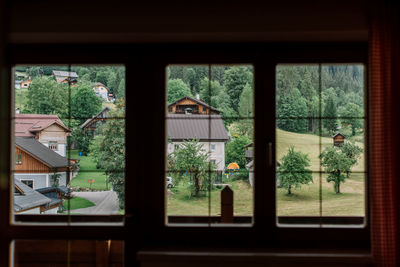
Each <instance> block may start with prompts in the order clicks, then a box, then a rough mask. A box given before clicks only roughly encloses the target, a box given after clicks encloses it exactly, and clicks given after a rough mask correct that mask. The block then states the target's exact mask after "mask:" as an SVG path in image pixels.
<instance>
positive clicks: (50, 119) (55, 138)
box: [14, 114, 71, 157]
mask: <svg viewBox="0 0 400 267" xmlns="http://www.w3.org/2000/svg"><path fill="white" fill-rule="evenodd" d="M14 125H15V136H18V137H30V138H34V139H36V140H37V141H39V142H40V143H42V144H43V145H45V146H47V147H49V148H50V149H51V150H53V151H54V152H56V153H58V154H59V155H61V156H63V157H65V156H66V146H67V137H68V136H70V135H71V134H70V132H71V130H70V129H68V128H67V127H66V126H65V125H64V123H63V122H62V121H61V120H60V118H59V117H58V116H57V115H44V114H15V121H14Z"/></svg>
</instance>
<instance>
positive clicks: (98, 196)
mask: <svg viewBox="0 0 400 267" xmlns="http://www.w3.org/2000/svg"><path fill="white" fill-rule="evenodd" d="M72 195H73V196H76V197H81V198H86V199H87V200H90V201H92V202H93V203H94V204H95V205H96V206H93V207H89V208H84V209H77V210H71V212H72V213H79V214H84V215H86V214H98V215H109V214H118V211H119V205H118V197H117V193H115V192H114V191H100V192H73V193H72Z"/></svg>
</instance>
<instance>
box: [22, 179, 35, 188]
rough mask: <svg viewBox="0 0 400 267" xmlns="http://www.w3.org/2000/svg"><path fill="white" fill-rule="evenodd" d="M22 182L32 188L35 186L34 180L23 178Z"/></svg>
mask: <svg viewBox="0 0 400 267" xmlns="http://www.w3.org/2000/svg"><path fill="white" fill-rule="evenodd" d="M21 183H23V184H26V185H27V186H29V187H30V188H33V180H21Z"/></svg>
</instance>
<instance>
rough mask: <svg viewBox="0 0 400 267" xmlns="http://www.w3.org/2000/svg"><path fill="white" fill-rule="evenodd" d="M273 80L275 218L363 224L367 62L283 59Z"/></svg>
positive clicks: (286, 220) (306, 222)
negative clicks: (293, 62)
mask: <svg viewBox="0 0 400 267" xmlns="http://www.w3.org/2000/svg"><path fill="white" fill-rule="evenodd" d="M320 76H321V77H320ZM276 84H277V88H276V90H277V91H276V93H277V98H276V101H277V102H276V103H277V107H276V112H277V143H276V152H277V159H278V163H277V165H278V166H277V185H278V189H277V214H278V216H279V217H278V222H279V223H283V224H309V225H328V224H355V225H356V224H358V225H360V224H363V217H364V216H365V179H366V177H367V174H366V168H365V166H364V162H365V156H364V151H365V144H364V140H365V138H364V134H365V131H364V122H365V115H364V108H363V107H364V67H363V65H357V64H353V65H278V66H277V67H276ZM280 161H281V162H280ZM299 170H301V171H299ZM304 170H307V171H306V172H305V171H304ZM310 176H311V177H312V178H310ZM310 179H311V180H310ZM310 181H311V182H310ZM296 187H297V188H296ZM283 191H285V193H284V192H283ZM290 191H292V192H290ZM296 194H297V196H296ZM289 196H290V197H289ZM294 198H296V199H294Z"/></svg>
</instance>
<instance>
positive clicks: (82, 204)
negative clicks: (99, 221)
mask: <svg viewBox="0 0 400 267" xmlns="http://www.w3.org/2000/svg"><path fill="white" fill-rule="evenodd" d="M68 201H69V203H70V204H69V205H70V210H76V209H83V208H88V207H93V206H95V204H94V203H93V202H92V201H90V200H87V199H86V198H81V197H74V198H71V199H70V200H65V201H64V202H63V208H64V209H65V210H68Z"/></svg>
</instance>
